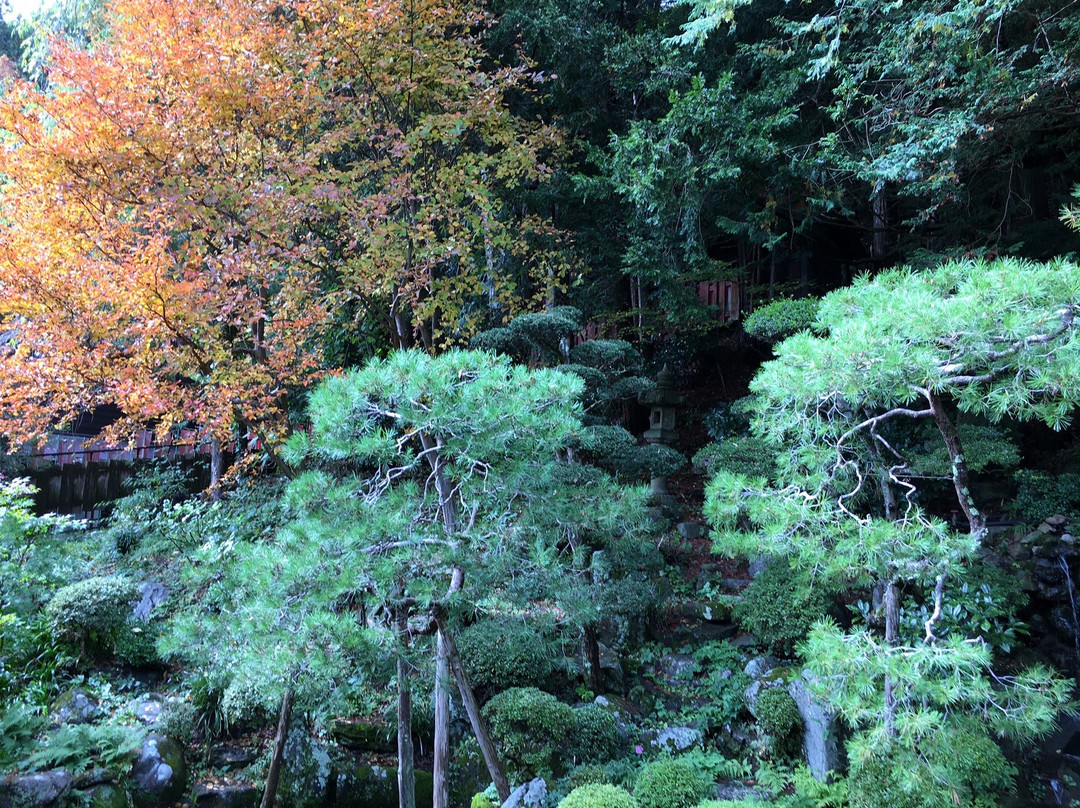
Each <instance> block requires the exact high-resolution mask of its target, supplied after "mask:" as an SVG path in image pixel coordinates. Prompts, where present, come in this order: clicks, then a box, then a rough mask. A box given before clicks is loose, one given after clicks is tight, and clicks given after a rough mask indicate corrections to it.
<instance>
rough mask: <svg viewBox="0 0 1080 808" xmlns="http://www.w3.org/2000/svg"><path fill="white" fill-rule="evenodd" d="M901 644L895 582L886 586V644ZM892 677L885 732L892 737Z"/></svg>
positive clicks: (887, 680) (887, 685)
mask: <svg viewBox="0 0 1080 808" xmlns="http://www.w3.org/2000/svg"><path fill="white" fill-rule="evenodd" d="M899 642H900V589H899V588H898V587H897V585H896V582H895V581H889V582H888V584H886V586H885V643H886V645H896V644H897V643H899ZM894 688H895V683H894V682H893V679H892V676H891V675H889V674H888V673H886V674H885V731H886V732H887V733H888V734H889V735H890V736H891V735H894V734H895V733H896V692H895V690H894Z"/></svg>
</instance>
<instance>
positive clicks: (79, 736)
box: [23, 724, 146, 771]
mask: <svg viewBox="0 0 1080 808" xmlns="http://www.w3.org/2000/svg"><path fill="white" fill-rule="evenodd" d="M145 734H146V732H145V730H143V729H141V728H139V727H129V726H124V725H122V724H65V725H64V726H62V727H60V729H58V730H57V731H56V732H55V733H54V734H53V735H52V736H50V738H49V741H48V744H47V745H46V746H44V747H43V748H41V749H39V750H38V751H36V752H34V753H33V754H31V755H30V756H29V757H27V758H26V760H25V761H24V762H23V765H24V766H25V767H26V768H28V769H32V770H35V769H36V770H42V769H54V768H65V769H73V770H76V771H81V770H83V769H89V768H92V767H95V766H97V767H102V768H105V769H110V770H113V771H120V770H122V769H124V768H126V767H127V765H128V764H130V763H131V760H132V759H133V758H134V757H135V755H136V754H138V752H139V748H140V747H141V746H142V741H143V737H144V736H145Z"/></svg>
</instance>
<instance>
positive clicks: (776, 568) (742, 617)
mask: <svg viewBox="0 0 1080 808" xmlns="http://www.w3.org/2000/svg"><path fill="white" fill-rule="evenodd" d="M830 606H831V599H830V598H829V597H828V596H827V595H826V594H825V591H824V588H823V587H822V586H821V584H814V585H811V583H810V582H809V581H807V580H806V577H805V575H803V574H800V573H799V572H797V571H796V570H793V569H792V568H791V565H790V564H789V563H788V561H787V559H786V558H778V559H775V560H773V561H771V562H770V563H769V564H767V565H766V567H765V569H764V570H762V571H761V573H760V574H759V575H758V576H757V577H756V578H755V579H754V580H753V581H751V582H750V585H749V586H748V587H746V589H745V590H744V591H743V599H742V601H741V602H739V603H736V604H735V608H734V610H733V614H734V617H735V621H736V623H737V624H738V625H739V627H740V628H742V629H743V630H745V631H748V632H750V633H751V634H753V635H754V636H755V637H757V639H758V641H759V642H760V643H761V644H762V645H764V646H766V647H768V648H769V649H770V650H771V651H772V652H773V653H776V654H780V655H783V656H791V655H792V654H793V653H794V651H795V644H796V643H797V642H800V641H801V640H803V639H805V638H806V635H807V634H808V632H809V631H810V626H812V625H813V624H814V622H815V621H817V620H820V619H821V618H822V617H824V616H825V614H826V612H827V611H828V610H829V607H830Z"/></svg>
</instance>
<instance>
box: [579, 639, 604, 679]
mask: <svg viewBox="0 0 1080 808" xmlns="http://www.w3.org/2000/svg"><path fill="white" fill-rule="evenodd" d="M581 645H582V650H583V651H584V654H583V656H584V658H585V667H586V668H587V669H588V673H589V690H591V691H592V692H593V693H594V694H595V695H600V694H601V693H603V692H604V690H603V672H602V671H601V670H600V641H599V640H597V638H596V626H594V625H593V624H592V623H590V624H589V625H587V626H585V630H584V631H583V632H582V637H581Z"/></svg>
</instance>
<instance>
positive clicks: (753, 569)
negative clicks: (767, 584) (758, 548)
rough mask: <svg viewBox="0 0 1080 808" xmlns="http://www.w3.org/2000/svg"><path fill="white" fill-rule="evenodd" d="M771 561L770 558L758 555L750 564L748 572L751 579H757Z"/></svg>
mask: <svg viewBox="0 0 1080 808" xmlns="http://www.w3.org/2000/svg"><path fill="white" fill-rule="evenodd" d="M771 561H772V556H767V555H760V556H758V557H757V558H755V559H754V560H753V561H751V562H750V567H749V572H750V577H751V578H757V577H758V576H759V575H761V573H762V572H763V571H764V570H765V568H766V567H767V566H769V563H770V562H771Z"/></svg>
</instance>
